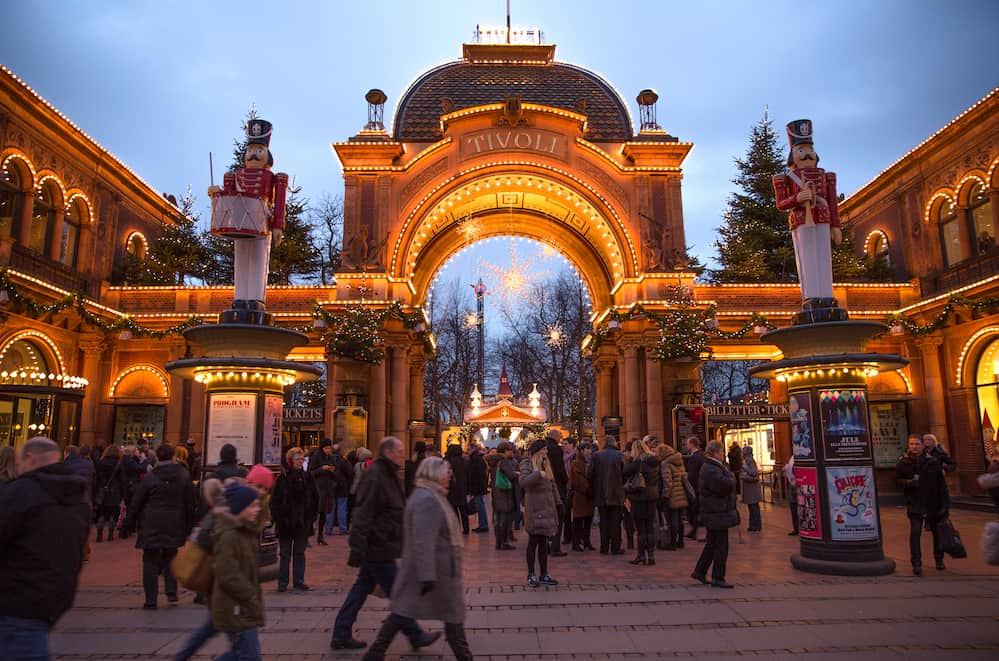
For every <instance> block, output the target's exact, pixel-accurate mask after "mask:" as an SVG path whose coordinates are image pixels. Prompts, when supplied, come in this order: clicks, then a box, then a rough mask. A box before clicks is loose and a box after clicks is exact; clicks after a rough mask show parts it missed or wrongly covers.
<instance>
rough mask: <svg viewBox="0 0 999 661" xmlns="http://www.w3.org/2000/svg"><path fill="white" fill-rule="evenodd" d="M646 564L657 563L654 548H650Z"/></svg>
mask: <svg viewBox="0 0 999 661" xmlns="http://www.w3.org/2000/svg"><path fill="white" fill-rule="evenodd" d="M645 564H646V565H649V566H652V565H654V564H656V552H655V551H654V550H652V549H649V555H648V557H647V558H646V560H645Z"/></svg>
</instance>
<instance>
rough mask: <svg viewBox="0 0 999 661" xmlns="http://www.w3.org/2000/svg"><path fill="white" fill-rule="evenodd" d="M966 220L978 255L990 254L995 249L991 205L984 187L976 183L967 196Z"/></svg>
mask: <svg viewBox="0 0 999 661" xmlns="http://www.w3.org/2000/svg"><path fill="white" fill-rule="evenodd" d="M968 220H969V221H970V224H971V228H972V230H973V231H974V234H973V236H974V237H975V240H974V241H973V243H974V244H975V247H976V249H977V252H978V254H979V255H984V254H986V253H990V252H992V251H994V250H995V249H996V233H995V228H994V227H992V203H991V201H990V200H989V194H988V193H987V192H986V191H985V185H984V184H983V183H982V182H980V181H978V182H975V185H974V186H972V188H971V192H970V194H969V195H968Z"/></svg>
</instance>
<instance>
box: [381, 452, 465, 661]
mask: <svg viewBox="0 0 999 661" xmlns="http://www.w3.org/2000/svg"><path fill="white" fill-rule="evenodd" d="M450 481H451V467H450V465H449V464H448V463H447V462H446V461H444V460H443V459H441V458H440V457H427V458H426V459H424V460H423V461H421V462H420V465H419V467H417V469H416V478H415V480H414V488H413V493H412V494H411V495H410V497H409V501H408V502H407V503H406V512H405V514H404V515H403V537H402V538H403V546H402V560H401V561H400V564H399V573H398V574H397V575H396V578H395V582H394V583H393V585H392V603H391V606H390V610H391V612H390V613H389V616H388V617H387V618H386V619H385V622H384V623H382V627H381V629H380V630H379V631H378V637H377V638H376V639H375V641H374V642H373V643H372V644H371V647H369V648H368V651H367V653H366V654H365V655H364V660H365V661H381V659H384V658H385V652H386V651H387V650H388V647H389V645H390V644H391V643H392V639H393V638H395V635H396V634H397V633H398V632H399V631H401V630H402V627H403V625H404V624H406V622H408V621H410V620H408V619H407V618H413V619H417V620H442V621H443V622H444V636H445V638H447V642H448V644H449V645H450V646H451V651H452V652H453V653H454V656H455V658H456V659H457V660H458V661H471V659H472V652H471V650H470V649H469V647H468V639H467V638H466V637H465V625H464V622H465V586H464V584H463V582H462V576H461V555H462V547H463V546H464V536H463V535H462V531H461V524H460V523H459V522H458V516H457V515H456V514H455V511H454V508H453V507H451V505H450V503H449V502H448V500H447V489H448V484H449V483H450ZM438 635H439V634H438Z"/></svg>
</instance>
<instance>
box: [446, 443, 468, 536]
mask: <svg viewBox="0 0 999 661" xmlns="http://www.w3.org/2000/svg"><path fill="white" fill-rule="evenodd" d="M444 461H446V462H447V463H449V464H451V488H450V489H448V492H447V499H448V502H450V503H451V505H452V507H454V511H455V513H457V515H458V520H459V521H461V532H462V533H464V534H465V535H467V534H468V531H469V526H468V459H465V457H463V456H462V455H461V446H460V445H457V444H455V445H449V446H447V452H445V453H444Z"/></svg>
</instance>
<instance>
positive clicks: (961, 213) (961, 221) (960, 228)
mask: <svg viewBox="0 0 999 661" xmlns="http://www.w3.org/2000/svg"><path fill="white" fill-rule="evenodd" d="M954 208H955V210H956V211H957V235H958V237H960V241H961V259H962V260H964V259H968V258H969V257H971V256H973V255H974V254H975V248H974V246H975V243H976V238H975V237H973V236H971V228H970V227H968V224H969V220H968V205H967V204H964V205H962V204H957V205H955V206H954ZM950 266H953V264H950Z"/></svg>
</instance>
